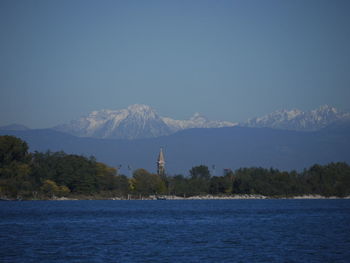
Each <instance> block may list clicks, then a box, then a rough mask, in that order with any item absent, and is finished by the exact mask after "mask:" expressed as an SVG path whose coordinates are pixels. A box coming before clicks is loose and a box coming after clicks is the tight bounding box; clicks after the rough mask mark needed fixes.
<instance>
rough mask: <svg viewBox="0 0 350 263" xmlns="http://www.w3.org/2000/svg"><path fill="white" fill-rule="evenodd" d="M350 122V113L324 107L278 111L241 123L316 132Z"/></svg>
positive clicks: (250, 125) (249, 125) (251, 125)
mask: <svg viewBox="0 0 350 263" xmlns="http://www.w3.org/2000/svg"><path fill="white" fill-rule="evenodd" d="M345 120H350V113H348V112H343V111H339V110H337V109H336V108H334V107H331V106H328V105H324V106H321V107H319V108H318V109H315V110H311V111H301V110H298V109H293V110H278V111H275V112H272V113H270V114H268V115H265V116H263V117H256V118H253V119H249V120H248V121H246V122H243V123H241V124H240V125H241V126H247V127H269V128H276V129H285V130H297V131H315V130H319V129H322V128H324V127H326V126H328V125H330V124H332V123H335V122H339V121H345Z"/></svg>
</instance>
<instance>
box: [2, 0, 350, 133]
mask: <svg viewBox="0 0 350 263" xmlns="http://www.w3.org/2000/svg"><path fill="white" fill-rule="evenodd" d="M349 14H350V1H347V0H344V1H339V0H328V1H322V0H307V1H305V0H290V1H282V0H274V1H270V0H264V1H261V0H256V1H252V0H242V1H234V0H232V1H220V0H212V1H204V0H198V1H191V0H184V1H163V0H160V1H143V0H142V1H130V0H128V1H126V0H125V1H117V0H113V1H97V0H96V1H88V0H74V1H71V0H60V1H53V0H52V1H50V0H35V1H34V0H23V1H18V0H1V1H0V34H1V39H0V92H1V94H0V125H7V124H10V123H21V124H24V125H27V126H29V127H31V128H43V127H51V126H54V125H56V124H59V123H63V122H67V121H69V120H72V119H75V118H77V117H80V116H81V115H84V114H87V113H89V112H90V111H92V110H99V109H120V108H124V107H126V106H128V105H130V104H135V103H143V104H148V105H151V106H153V107H154V108H155V109H156V110H157V111H158V112H159V113H160V114H161V115H163V116H170V117H174V118H179V119H182V118H188V117H190V116H191V115H192V114H193V113H194V112H201V113H202V114H204V115H205V116H207V117H209V118H210V119H221V120H229V121H243V120H245V119H247V118H249V117H254V116H260V115H263V114H266V113H269V112H271V111H274V110H277V109H281V108H288V109H290V108H300V109H302V110H309V109H312V108H315V107H318V106H320V105H322V104H330V105H333V106H336V107H338V108H340V109H343V110H349V108H350V106H349V105H350V103H349V101H350V15H349Z"/></svg>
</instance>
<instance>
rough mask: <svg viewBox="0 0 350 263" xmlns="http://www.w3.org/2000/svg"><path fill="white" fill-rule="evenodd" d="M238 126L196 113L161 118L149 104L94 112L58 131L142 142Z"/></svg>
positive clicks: (57, 127)
mask: <svg viewBox="0 0 350 263" xmlns="http://www.w3.org/2000/svg"><path fill="white" fill-rule="evenodd" d="M234 125H236V123H232V122H228V121H210V120H208V119H206V118H205V117H203V116H201V115H200V114H199V113H196V114H194V115H193V117H191V118H190V119H189V120H175V119H172V118H169V117H161V116H160V115H158V113H157V112H156V111H155V110H154V109H153V108H152V107H150V106H148V105H140V104H135V105H131V106H129V107H128V108H127V109H121V110H100V111H93V112H91V113H90V114H88V115H87V116H84V117H81V118H79V119H77V120H73V121H71V122H70V123H68V124H63V125H59V126H56V127H55V128H54V129H55V130H58V131H62V132H66V133H69V134H72V135H75V136H80V137H94V138H108V139H140V138H153V137H160V136H165V135H170V134H172V133H175V132H177V131H180V130H185V129H190V128H221V127H231V126H234Z"/></svg>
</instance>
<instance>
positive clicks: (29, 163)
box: [0, 136, 350, 199]
mask: <svg viewBox="0 0 350 263" xmlns="http://www.w3.org/2000/svg"><path fill="white" fill-rule="evenodd" d="M208 194H211V195H234V194H250V195H251V194H255V195H264V196H270V197H291V196H297V195H307V194H312V195H322V196H338V197H345V196H349V195H350V166H349V165H348V164H347V163H343V162H339V163H330V164H327V165H317V164H315V165H313V166H311V167H310V168H309V169H305V170H304V171H302V172H296V171H291V172H286V171H279V170H277V169H273V168H270V169H266V168H260V167H251V168H240V169H238V170H235V171H231V170H227V171H226V172H225V174H224V175H223V176H212V175H211V173H210V171H209V168H208V167H207V166H205V165H199V166H195V167H192V168H191V169H190V171H189V174H188V175H186V176H184V175H181V174H179V175H174V176H166V175H157V174H152V173H150V172H148V171H147V170H145V169H137V170H135V171H134V172H133V175H132V177H131V178H128V177H126V176H125V175H119V174H118V171H117V170H116V169H115V168H112V167H109V166H107V165H106V164H103V163H101V162H98V161H96V159H95V158H94V157H84V156H79V155H74V154H66V153H64V152H50V151H48V152H45V153H41V152H34V153H29V152H28V145H27V143H26V142H24V141H22V140H21V139H19V138H16V137H14V136H0V197H1V198H3V199H4V198H9V199H15V198H23V199H51V198H54V197H78V198H109V197H121V198H126V197H127V196H130V195H131V196H134V197H135V198H136V197H139V196H149V195H177V196H187V197H188V196H194V195H208Z"/></svg>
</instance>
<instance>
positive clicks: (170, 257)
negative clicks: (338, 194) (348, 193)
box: [0, 199, 350, 262]
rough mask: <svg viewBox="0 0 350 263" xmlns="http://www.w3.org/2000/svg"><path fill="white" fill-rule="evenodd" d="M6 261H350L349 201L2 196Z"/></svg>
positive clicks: (0, 257)
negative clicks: (9, 199)
mask: <svg viewBox="0 0 350 263" xmlns="http://www.w3.org/2000/svg"><path fill="white" fill-rule="evenodd" d="M0 233H1V234H0V242H1V247H0V262H349V259H350V200H339V199H338V200H178V201H175V200H169V201H159V200H158V201H26V202H0Z"/></svg>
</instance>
